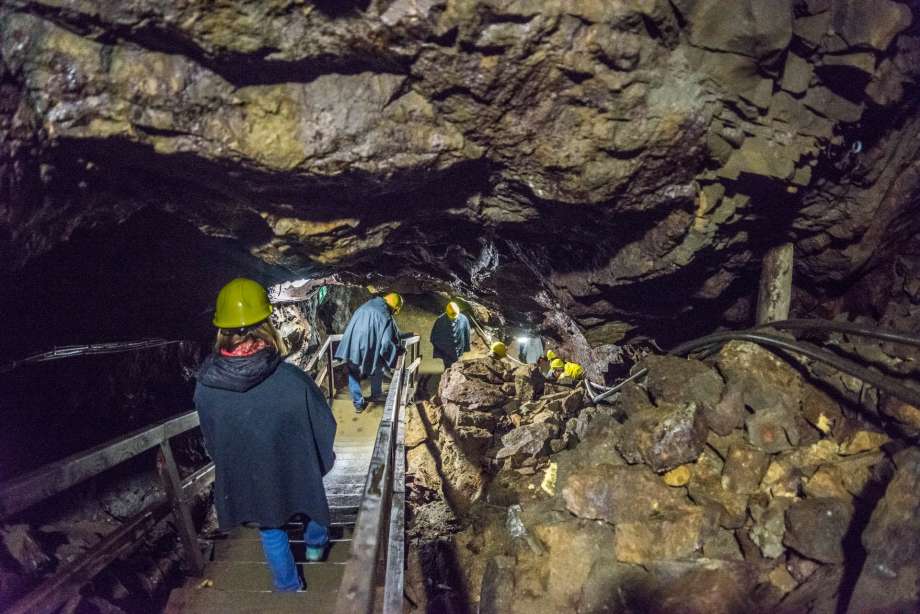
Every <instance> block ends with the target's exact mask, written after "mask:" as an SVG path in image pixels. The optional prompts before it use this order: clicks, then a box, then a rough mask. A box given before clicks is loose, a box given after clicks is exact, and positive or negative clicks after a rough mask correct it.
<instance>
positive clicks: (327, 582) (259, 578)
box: [203, 560, 345, 593]
mask: <svg viewBox="0 0 920 614" xmlns="http://www.w3.org/2000/svg"><path fill="white" fill-rule="evenodd" d="M297 567H298V568H299V570H300V571H301V573H302V574H303V578H304V579H305V580H306V581H307V591H309V592H313V593H319V592H323V593H328V592H335V591H337V590H338V587H339V584H340V583H341V581H342V575H343V574H344V573H345V564H344V563H323V564H321V565H308V564H299V565H298V566H297ZM203 577H204V578H206V579H208V580H210V581H211V582H212V583H213V586H212V588H215V589H218V590H227V591H270V590H271V588H272V577H271V572H270V571H269V569H268V565H267V564H266V563H265V561H264V560H263V561H261V562H254V563H249V562H240V563H237V562H235V561H213V562H211V563H208V566H207V567H206V568H205V570H204V576H203Z"/></svg>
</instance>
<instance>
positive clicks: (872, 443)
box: [840, 431, 891, 456]
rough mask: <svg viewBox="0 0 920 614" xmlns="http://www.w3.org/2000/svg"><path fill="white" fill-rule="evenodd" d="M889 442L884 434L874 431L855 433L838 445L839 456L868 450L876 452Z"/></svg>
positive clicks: (889, 439)
mask: <svg viewBox="0 0 920 614" xmlns="http://www.w3.org/2000/svg"><path fill="white" fill-rule="evenodd" d="M889 441H891V437H889V436H888V435H886V434H885V433H879V432H876V431H855V432H853V433H851V434H850V436H849V437H847V438H846V439H845V440H844V441H843V443H841V444H840V454H841V456H850V455H852V454H859V453H861V452H868V451H870V450H877V449H878V448H880V447H882V446H883V445H885V444H886V443H888V442H889Z"/></svg>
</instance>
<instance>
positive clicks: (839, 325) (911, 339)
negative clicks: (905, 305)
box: [757, 319, 920, 347]
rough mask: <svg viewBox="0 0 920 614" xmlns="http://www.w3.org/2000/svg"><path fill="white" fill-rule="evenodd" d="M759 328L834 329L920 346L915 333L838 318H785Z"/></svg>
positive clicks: (840, 331) (834, 330) (918, 338)
mask: <svg viewBox="0 0 920 614" xmlns="http://www.w3.org/2000/svg"><path fill="white" fill-rule="evenodd" d="M757 328H758V329H763V328H780V329H783V330H823V331H832V332H839V333H849V334H851V335H857V336H860V337H869V338H872V339H879V340H881V341H889V342H891V343H901V344H904V345H912V346H914V347H920V337H917V336H914V335H908V334H905V333H902V332H899V331H896V330H891V329H889V328H881V327H878V326H864V325H861V324H854V323H852V322H838V321H836V320H802V319H796V320H783V321H781V322H770V323H769V324H764V325H762V326H758V327H757Z"/></svg>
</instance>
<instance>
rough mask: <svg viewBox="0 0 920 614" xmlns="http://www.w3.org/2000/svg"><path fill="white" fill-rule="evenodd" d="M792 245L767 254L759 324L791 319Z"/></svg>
mask: <svg viewBox="0 0 920 614" xmlns="http://www.w3.org/2000/svg"><path fill="white" fill-rule="evenodd" d="M793 252H794V247H793V245H792V243H784V244H782V245H778V246H777V247H774V248H773V249H771V250H770V251H768V252H767V255H766V256H764V259H763V268H762V269H761V272H760V288H759V290H758V293H757V324H758V325H762V324H768V323H770V322H779V321H780V320H787V319H789V307H790V305H791V304H792V268H793Z"/></svg>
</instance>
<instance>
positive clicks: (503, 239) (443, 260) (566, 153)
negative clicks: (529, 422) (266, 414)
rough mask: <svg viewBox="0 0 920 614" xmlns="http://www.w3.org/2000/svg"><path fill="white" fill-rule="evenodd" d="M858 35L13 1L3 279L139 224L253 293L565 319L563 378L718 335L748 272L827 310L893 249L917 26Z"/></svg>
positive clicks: (813, 21) (666, 7) (689, 24)
mask: <svg viewBox="0 0 920 614" xmlns="http://www.w3.org/2000/svg"><path fill="white" fill-rule="evenodd" d="M871 6H872V8H871V9H870V8H867V7H868V5H866V4H865V3H863V2H860V1H858V0H834V1H833V2H805V1H803V0H794V1H793V0H782V1H778V2H770V3H766V4H764V3H760V2H754V1H753V0H745V1H743V2H734V3H729V4H728V5H726V4H725V3H721V2H716V1H714V0H680V1H677V2H667V1H665V0H647V1H645V0H643V1H637V0H636V1H632V0H631V1H629V2H621V3H614V4H604V3H598V2H592V1H589V0H581V1H576V2H561V1H545V2H531V1H524V2H496V1H492V0H456V1H450V2H448V1H445V0H430V1H425V2H411V1H409V0H392V1H383V0H374V1H367V2H342V3H330V2H319V1H316V2H306V1H292V0H272V1H271V2H255V1H252V0H231V1H229V2H225V3H221V4H219V5H216V6H214V5H212V4H209V3H204V2H201V1H190V2H184V3H178V4H176V3H165V4H164V3H160V2H155V1H153V0H129V1H126V2H118V3H109V2H90V1H81V2H75V3H68V4H67V5H66V6H64V5H61V4H60V3H59V2H52V1H50V0H11V1H10V2H7V3H4V7H3V9H2V15H0V30H2V33H3V37H2V39H3V44H2V50H0V88H2V90H3V92H4V96H3V97H2V99H3V103H2V104H3V106H2V108H0V131H2V133H3V137H4V138H3V143H4V144H3V148H2V151H0V161H2V164H0V177H2V179H0V185H2V186H3V188H2V189H3V195H4V196H5V197H7V198H5V200H6V201H7V202H8V203H9V205H8V206H7V207H5V208H4V209H3V211H2V218H0V224H2V228H3V234H4V236H5V237H6V238H7V240H6V241H5V242H4V246H3V253H2V255H3V261H4V263H5V266H6V267H16V266H19V265H21V264H22V263H23V262H25V261H26V260H28V259H30V258H32V257H34V256H35V255H36V254H38V253H41V252H43V251H46V250H48V249H50V248H51V247H52V246H53V245H54V244H56V243H57V242H59V241H60V240H62V239H64V238H66V237H67V236H69V235H70V234H71V233H72V232H73V231H74V229H76V228H78V227H80V226H87V225H96V224H111V223H114V222H117V221H120V220H123V219H125V218H126V217H127V216H129V215H131V214H132V213H133V212H134V211H137V210H138V209H139V208H141V207H144V206H151V205H152V206H155V207H158V208H161V209H164V210H167V211H170V212H174V213H176V214H177V215H181V216H183V217H185V218H187V219H189V220H191V221H193V222H195V223H196V224H197V225H198V226H199V227H200V228H202V229H203V230H205V231H206V232H209V233H212V234H216V235H220V236H234V237H237V238H239V239H240V240H241V241H242V242H243V243H244V244H245V245H246V246H247V247H249V248H250V250H251V251H252V252H253V253H254V254H256V255H258V256H260V257H262V258H263V259H264V260H266V261H268V262H270V263H272V264H281V265H284V266H288V267H291V268H298V267H301V266H304V265H306V264H321V265H333V266H339V267H347V268H351V269H353V270H355V271H367V270H375V271H377V272H383V273H387V274H396V273H411V272H416V273H421V274H423V275H424V276H427V277H428V278H430V279H432V280H441V281H450V282H453V283H459V284H460V285H462V286H463V287H464V288H465V289H466V290H467V291H470V292H472V293H475V294H477V295H478V296H480V297H483V298H484V299H486V300H498V299H501V300H503V301H504V302H505V306H506V310H507V311H508V312H511V313H515V314H528V317H530V318H537V319H539V316H540V313H541V312H548V311H556V310H558V309H559V308H560V307H562V308H564V309H565V310H566V311H567V313H568V316H569V317H571V318H574V319H568V317H566V318H561V319H559V318H556V319H554V318H550V319H548V320H547V321H546V325H547V326H551V327H553V328H555V329H557V331H558V332H559V334H561V335H563V336H566V337H568V336H570V334H572V333H575V334H576V335H577V336H580V339H581V340H580V341H579V340H576V341H573V342H572V343H573V347H572V350H573V352H574V353H575V355H577V356H579V357H581V358H582V359H584V362H585V363H588V364H590V363H592V362H594V361H592V360H587V358H589V357H599V356H601V355H603V353H604V352H605V351H606V350H604V349H603V348H604V345H605V344H607V343H611V342H614V341H616V340H617V339H619V338H621V337H622V336H623V335H624V334H626V332H627V331H629V330H630V328H631V327H634V326H636V325H640V324H643V323H646V324H648V323H654V322H656V321H658V320H659V319H663V320H664V321H669V320H671V319H672V318H673V317H674V316H675V314H676V313H680V314H682V318H687V317H688V316H691V314H696V316H697V317H698V319H701V320H706V321H708V322H711V320H712V317H713V316H715V317H719V316H720V314H721V313H722V312H723V311H724V310H725V309H727V308H729V307H732V309H731V310H729V311H728V312H726V313H727V315H726V317H728V318H729V319H731V318H734V319H736V320H743V319H744V317H745V316H746V310H745V305H746V303H745V302H744V301H743V300H742V301H740V302H736V299H738V298H739V297H741V298H744V297H743V296H741V295H743V294H744V293H745V292H747V288H749V287H750V286H749V284H747V282H745V281H744V280H745V279H748V280H749V279H750V276H751V274H752V273H753V271H754V270H755V269H756V264H757V262H758V260H759V256H760V254H762V252H763V250H764V249H765V248H766V247H767V246H769V245H771V244H774V243H776V242H778V241H781V240H785V239H786V238H788V237H791V238H792V239H794V240H795V241H796V244H797V248H798V251H797V254H798V255H799V258H800V260H799V268H798V271H799V273H800V274H801V275H803V276H804V277H803V279H808V280H811V281H814V282H829V281H833V282H839V281H842V280H848V279H851V278H852V277H853V276H854V274H856V273H858V272H861V271H865V270H867V269H868V268H871V265H872V264H873V263H877V262H880V261H882V260H883V259H884V258H885V257H886V255H887V254H890V253H891V252H892V250H893V249H895V248H896V246H894V245H893V238H894V237H896V236H904V235H906V234H910V233H911V232H915V231H916V230H917V219H918V216H916V215H911V214H910V210H911V209H910V208H911V207H912V206H913V204H912V203H915V202H916V198H915V197H916V193H917V189H918V185H920V171H918V169H917V166H916V164H915V160H916V158H917V151H918V147H920V144H918V143H920V139H918V138H917V135H918V134H920V118H918V117H917V115H916V113H915V111H916V99H917V97H916V95H915V94H916V91H917V89H916V82H917V76H918V66H920V62H918V61H917V58H918V57H920V37H918V35H917V32H918V28H917V21H918V19H917V15H916V14H914V13H913V12H912V10H911V6H910V5H909V4H907V3H903V2H897V1H895V0H877V1H875V2H872V3H871ZM548 237H552V240H550V241H547V238H548ZM382 254H385V255H386V256H388V258H386V259H381V258H379V256H380V255H382ZM514 288H517V289H522V288H527V289H528V290H530V291H528V292H520V293H519V292H515V291H514V290H513V289H514ZM534 288H540V289H542V290H544V292H542V293H535V292H534V291H532V290H533V289H534ZM713 304H714V306H715V309H713V306H712V305H713ZM701 305H710V306H708V307H707V309H706V310H705V311H700V310H697V311H693V308H694V307H699V306H701ZM684 321H687V320H686V319H684ZM690 321H693V317H690ZM701 326H705V325H702V324H701ZM669 332H673V331H670V330H669ZM684 332H687V331H684ZM582 335H584V336H582ZM592 352H594V353H592Z"/></svg>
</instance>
